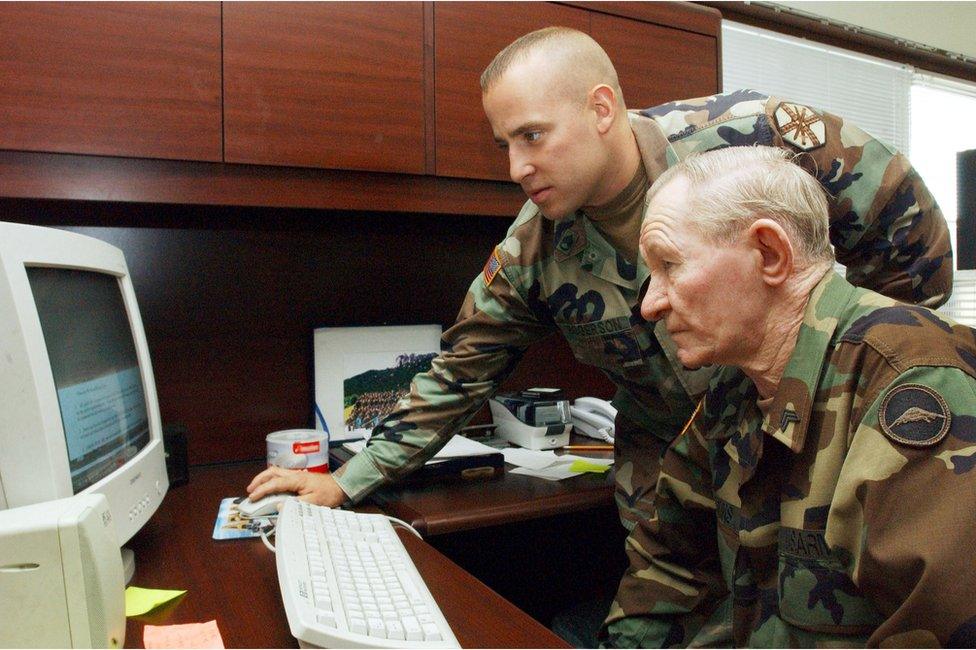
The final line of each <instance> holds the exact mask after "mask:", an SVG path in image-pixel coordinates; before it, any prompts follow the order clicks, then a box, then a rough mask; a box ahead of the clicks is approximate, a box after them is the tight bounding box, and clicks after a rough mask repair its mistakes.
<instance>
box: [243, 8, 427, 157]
mask: <svg viewBox="0 0 976 650" xmlns="http://www.w3.org/2000/svg"><path fill="white" fill-rule="evenodd" d="M423 27H424V20H423V7H422V5H421V4H420V3H419V2H389V3H378V2H321V3H319V2H308V3H305V2H297V3H295V2H227V3H224V119H225V125H224V128H225V131H224V132H225V137H226V149H225V156H226V161H227V162H235V163H257V164H266V165H296V166H305V167H326V168H334V169H361V170H371V171H390V172H407V173H423V172H424V162H425V148H424V86H423V84H424V75H423V72H424V67H423V63H424V61H423Z"/></svg>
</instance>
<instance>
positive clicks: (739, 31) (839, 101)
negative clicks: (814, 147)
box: [722, 21, 913, 152]
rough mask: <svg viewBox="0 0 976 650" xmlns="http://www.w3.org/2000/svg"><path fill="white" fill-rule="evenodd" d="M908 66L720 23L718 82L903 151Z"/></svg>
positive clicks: (906, 136)
mask: <svg viewBox="0 0 976 650" xmlns="http://www.w3.org/2000/svg"><path fill="white" fill-rule="evenodd" d="M912 74H913V71H912V68H911V67H909V66H905V65H897V64H894V63H891V62H888V61H883V60H881V59H877V58H874V57H869V56H866V55H862V54H855V53H851V52H846V51H844V50H842V49H840V48H836V47H830V46H828V45H823V44H821V43H813V42H810V41H806V40H803V39H801V38H795V37H791V36H785V35H783V34H777V33H775V32H770V31H768V30H764V29H759V28H756V27H749V26H746V25H741V24H738V23H733V22H729V21H723V22H722V84H723V89H724V90H725V91H726V92H728V91H731V90H735V89H737V88H753V89H755V90H759V91H762V92H765V93H768V94H770V95H775V96H777V97H783V98H784V99H790V100H792V101H796V102H799V103H801V104H809V105H810V106H813V107H814V108H820V109H822V110H825V111H827V112H829V113H834V114H836V115H840V116H842V117H844V118H845V119H849V120H851V121H852V122H853V123H854V124H856V125H857V126H859V127H861V128H862V129H864V130H865V131H867V132H868V133H870V134H871V135H873V136H874V137H876V138H878V139H880V140H882V141H883V142H885V143H887V144H890V145H892V146H894V147H895V148H896V149H898V150H899V151H902V152H907V151H908V145H909V115H910V101H911V87H912Z"/></svg>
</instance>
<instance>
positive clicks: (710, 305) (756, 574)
mask: <svg viewBox="0 0 976 650" xmlns="http://www.w3.org/2000/svg"><path fill="white" fill-rule="evenodd" d="M640 249H641V255H642V257H643V258H644V259H645V261H646V263H647V265H648V267H649V268H650V271H651V281H650V284H649V286H648V290H647V294H646V295H645V296H644V298H643V302H642V304H641V313H642V314H643V315H644V316H645V317H647V318H648V319H652V320H658V321H659V322H661V323H663V324H664V325H665V326H666V327H667V330H668V331H669V332H670V333H671V336H672V338H673V339H674V341H675V344H676V345H677V348H678V357H679V359H681V361H682V362H683V363H685V364H688V365H691V366H700V365H703V364H724V366H725V367H724V368H722V369H721V370H719V372H718V373H717V374H716V376H715V377H714V378H713V379H712V380H711V383H710V385H709V388H708V391H707V393H706V395H705V397H704V400H703V403H702V404H701V405H700V408H701V411H700V413H698V414H697V418H695V420H694V422H693V424H692V426H690V427H688V429H687V431H686V433H685V434H684V435H682V436H680V437H679V438H677V439H676V440H675V441H674V442H673V443H672V444H671V446H670V447H669V448H668V450H667V451H666V453H665V456H664V459H663V461H662V469H661V475H660V480H659V482H658V485H657V490H656V495H657V501H656V504H655V512H654V514H653V516H652V517H651V518H649V519H648V520H645V521H641V522H640V523H639V524H638V527H637V529H636V530H635V531H634V533H633V534H632V536H631V538H630V539H629V540H628V555H629V557H630V560H631V566H630V568H629V569H628V571H627V572H626V574H625V576H624V578H623V580H622V582H621V586H620V590H619V591H618V594H617V601H616V603H615V604H614V606H613V607H612V609H611V613H610V617H609V619H608V621H607V623H606V626H605V629H604V632H603V634H604V638H605V640H607V641H608V642H610V643H613V642H616V641H621V640H623V641H625V642H627V643H632V644H640V645H644V646H648V647H660V646H688V645H692V646H703V645H719V646H739V647H742V646H761V647H815V646H821V645H834V646H836V645H841V646H847V647H850V646H855V645H863V644H867V645H869V646H879V645H880V646H887V647H904V646H912V647H932V646H963V647H972V646H973V645H974V644H976V600H974V599H973V597H972V594H973V593H974V590H976V562H974V561H973V558H972V555H971V550H972V549H973V548H974V546H976V526H974V521H973V513H974V512H976V471H974V470H976V332H974V331H973V330H971V329H969V328H967V327H964V326H962V325H958V324H956V323H954V322H952V321H949V320H947V319H945V318H942V317H940V316H939V315H937V314H936V313H934V312H932V311H931V310H929V309H925V308H923V307H916V306H911V305H905V304H902V303H898V302H896V301H894V300H891V299H890V298H886V297H884V296H881V295H879V294H877V293H874V292H872V291H867V290H864V289H858V288H855V287H854V286H852V285H850V284H849V283H848V282H846V281H845V280H844V279H843V278H841V277H840V276H838V275H836V274H835V273H834V272H833V271H832V270H831V267H832V263H833V255H832V252H831V249H830V242H829V240H828V214H827V202H826V201H825V199H824V196H823V191H822V189H821V187H820V186H819V185H818V184H817V183H816V182H815V181H814V180H813V178H812V177H810V176H809V175H808V174H805V173H803V172H802V171H801V170H800V169H799V168H798V167H797V166H796V165H794V164H793V163H791V162H790V161H789V156H788V155H787V154H785V152H783V151H781V150H778V149H774V148H771V147H733V148H728V149H723V150H719V151H712V152H709V153H705V154H702V155H700V156H695V157H691V158H689V159H687V160H685V161H683V162H681V163H679V164H678V165H676V166H675V167H673V168H671V169H670V170H668V171H667V172H666V173H665V174H663V175H662V176H661V178H659V179H658V181H657V182H656V183H655V184H654V187H653V188H652V189H651V192H650V194H649V205H648V208H647V215H646V219H645V221H644V223H643V225H642V228H641V235H640Z"/></svg>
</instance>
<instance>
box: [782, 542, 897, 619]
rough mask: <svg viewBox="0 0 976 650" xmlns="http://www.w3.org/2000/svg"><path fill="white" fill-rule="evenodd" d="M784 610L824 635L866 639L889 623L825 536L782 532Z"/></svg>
mask: <svg viewBox="0 0 976 650" xmlns="http://www.w3.org/2000/svg"><path fill="white" fill-rule="evenodd" d="M779 548H780V554H779V610H780V616H781V617H782V618H783V620H784V621H786V622H788V623H790V624H792V625H796V626H797V627H800V628H803V629H807V630H813V631H818V632H831V633H840V634H853V635H860V634H866V633H868V632H870V631H871V630H873V629H875V628H876V627H877V626H878V625H880V624H881V622H882V621H883V620H884V619H883V618H882V617H881V615H880V614H878V611H877V610H876V609H875V608H874V606H873V605H872V604H871V602H870V601H869V600H868V599H867V598H865V597H864V596H862V595H861V592H860V590H859V589H858V588H857V585H855V584H854V582H853V581H852V580H851V577H850V576H849V575H848V574H847V571H845V570H844V568H843V564H842V563H841V562H840V561H839V560H838V559H837V558H836V557H834V556H833V554H832V552H831V550H830V548H829V547H828V546H827V544H826V542H825V541H824V536H823V532H822V531H808V530H797V529H791V528H782V529H780V539H779Z"/></svg>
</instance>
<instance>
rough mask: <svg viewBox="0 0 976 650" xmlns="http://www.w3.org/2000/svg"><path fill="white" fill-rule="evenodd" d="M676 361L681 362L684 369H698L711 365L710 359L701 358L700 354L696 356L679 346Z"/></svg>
mask: <svg viewBox="0 0 976 650" xmlns="http://www.w3.org/2000/svg"><path fill="white" fill-rule="evenodd" d="M678 361H679V362H681V367H682V368H684V369H685V370H698V369H699V368H705V367H706V366H710V365H712V362H711V361H710V360H708V359H702V358H701V356H698V357H696V356H695V355H694V354H693V353H691V352H686V351H684V350H682V349H681V348H678Z"/></svg>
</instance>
